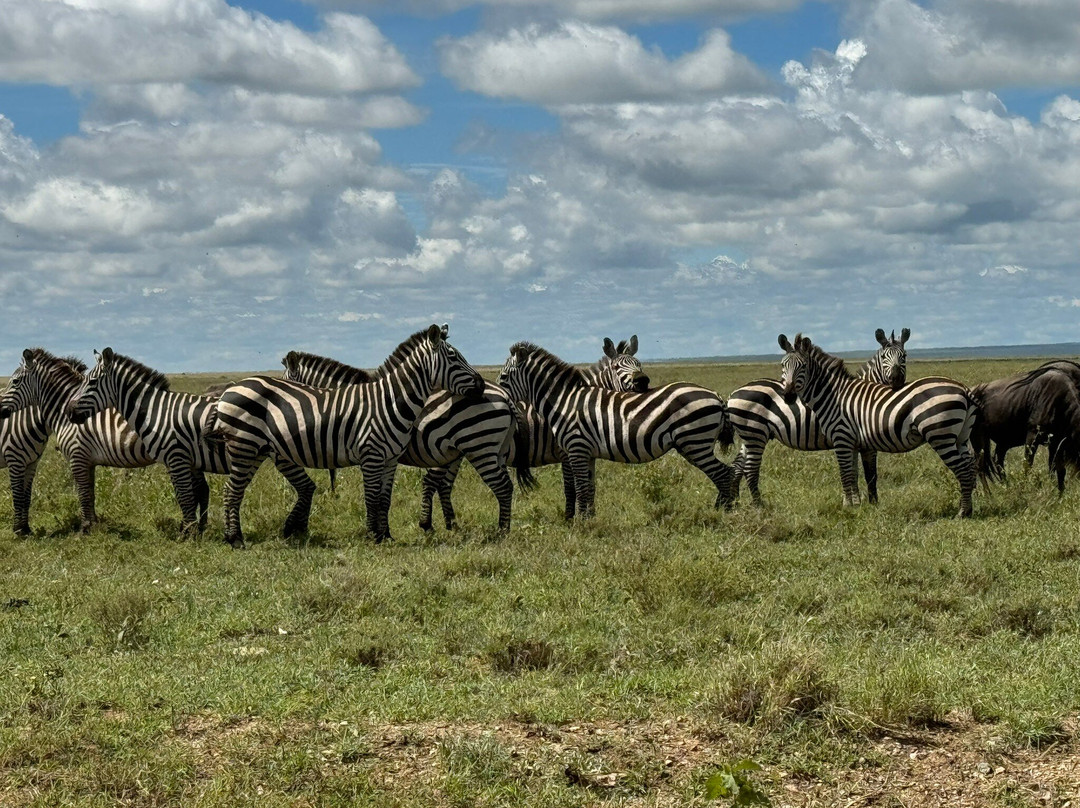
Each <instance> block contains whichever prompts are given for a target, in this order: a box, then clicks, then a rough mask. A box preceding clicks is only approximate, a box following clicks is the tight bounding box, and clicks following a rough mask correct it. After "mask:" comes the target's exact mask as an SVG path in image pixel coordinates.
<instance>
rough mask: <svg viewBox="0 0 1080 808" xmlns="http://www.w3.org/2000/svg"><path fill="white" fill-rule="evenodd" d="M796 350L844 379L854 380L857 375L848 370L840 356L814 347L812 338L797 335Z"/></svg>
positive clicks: (816, 346)
mask: <svg viewBox="0 0 1080 808" xmlns="http://www.w3.org/2000/svg"><path fill="white" fill-rule="evenodd" d="M795 350H796V351H797V352H798V353H801V354H802V355H803V356H805V357H806V358H807V359H808V360H810V361H812V362H816V363H817V364H818V365H820V366H821V367H822V368H824V369H825V370H826V371H827V372H829V373H832V374H835V375H838V376H840V377H841V378H843V379H854V378H856V377H855V375H854V374H853V373H852V372H851V371H850V370H848V369H847V365H845V364H844V360H843V359H841V358H840V357H839V356H833V355H832V354H831V353H827V352H826V351H825V350H824V349H822V348H821V347H820V346H818V345H814V344H813V343H812V342H810V337H803V335H802V334H796V335H795Z"/></svg>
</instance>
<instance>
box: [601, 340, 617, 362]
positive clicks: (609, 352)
mask: <svg viewBox="0 0 1080 808" xmlns="http://www.w3.org/2000/svg"><path fill="white" fill-rule="evenodd" d="M618 355H619V352H618V351H617V350H616V349H615V343H614V342H612V341H611V337H604V356H606V357H607V358H608V359H614V358H615V357H616V356H618Z"/></svg>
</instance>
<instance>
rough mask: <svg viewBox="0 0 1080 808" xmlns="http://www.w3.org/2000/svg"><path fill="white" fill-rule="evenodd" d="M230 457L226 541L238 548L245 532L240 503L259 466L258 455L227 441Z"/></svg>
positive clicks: (226, 505) (227, 486)
mask: <svg viewBox="0 0 1080 808" xmlns="http://www.w3.org/2000/svg"><path fill="white" fill-rule="evenodd" d="M226 452H227V455H228V458H229V480H228V482H227V483H226V484H225V503H224V504H225V541H227V542H228V543H229V544H231V545H232V546H233V547H235V548H237V549H242V548H243V547H244V546H245V544H244V533H243V531H242V530H241V528H240V503H242V502H243V501H244V492H245V491H246V490H247V487H248V485H249V484H250V483H251V478H252V477H254V476H255V471H256V470H257V469H258V468H259V464H260V460H261V458H259V457H258V456H257V455H252V454H245V453H243V452H241V451H239V450H238V449H237V448H236V445H235V444H233V443H226Z"/></svg>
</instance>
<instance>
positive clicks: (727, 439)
mask: <svg viewBox="0 0 1080 808" xmlns="http://www.w3.org/2000/svg"><path fill="white" fill-rule="evenodd" d="M717 398H720V397H719V396H717ZM720 403H721V404H722V405H723V407H724V412H723V418H724V420H723V421H721V423H720V431H719V432H718V433H717V434H716V442H717V443H718V444H720V451H721V452H723V453H724V454H727V453H728V452H730V451H731V447H732V446H734V445H735V427H733V426H732V425H731V419H730V418H728V414H727V402H726V401H724V399H722V398H720Z"/></svg>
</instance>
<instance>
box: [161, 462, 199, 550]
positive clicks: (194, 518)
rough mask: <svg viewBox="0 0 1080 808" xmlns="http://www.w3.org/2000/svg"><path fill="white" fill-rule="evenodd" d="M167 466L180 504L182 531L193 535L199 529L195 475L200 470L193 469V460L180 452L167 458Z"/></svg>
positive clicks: (182, 533)
mask: <svg viewBox="0 0 1080 808" xmlns="http://www.w3.org/2000/svg"><path fill="white" fill-rule="evenodd" d="M165 468H166V469H168V471H169V478H170V479H171V480H172V484H173V491H174V492H175V493H176V502H177V504H178V505H179V506H180V513H181V524H180V533H181V535H183V536H185V537H187V536H191V535H192V534H195V533H197V532H198V529H199V512H198V506H197V500H198V495H197V494H196V487H197V485H198V484H197V483H196V482H195V475H196V474H200V472H197V471H195V470H194V469H192V467H191V461H190V460H189V459H188V458H186V457H184V456H183V454H182V453H179V452H178V453H176V454H173V455H172V456H171V457H169V458H168V459H166V461H165Z"/></svg>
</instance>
